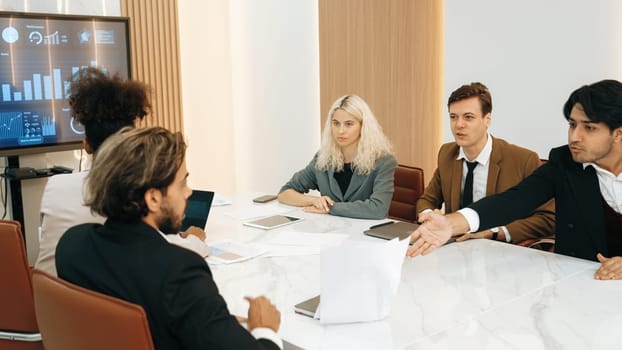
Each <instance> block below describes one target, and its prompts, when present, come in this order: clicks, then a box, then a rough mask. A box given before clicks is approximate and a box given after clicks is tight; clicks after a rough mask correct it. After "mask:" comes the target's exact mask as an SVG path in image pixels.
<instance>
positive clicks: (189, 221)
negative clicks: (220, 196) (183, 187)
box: [181, 190, 214, 231]
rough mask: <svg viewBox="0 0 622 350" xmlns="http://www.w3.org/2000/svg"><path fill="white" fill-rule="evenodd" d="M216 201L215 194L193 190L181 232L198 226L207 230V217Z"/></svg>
mask: <svg viewBox="0 0 622 350" xmlns="http://www.w3.org/2000/svg"><path fill="white" fill-rule="evenodd" d="M212 200H214V192H212V191H201V190H193V191H192V194H191V195H190V197H189V198H188V207H186V217H185V218H184V221H183V222H182V224H181V230H182V231H186V230H187V229H188V227H190V226H196V227H198V228H200V229H202V230H203V229H205V223H207V216H208V215H209V211H210V208H211V207H212Z"/></svg>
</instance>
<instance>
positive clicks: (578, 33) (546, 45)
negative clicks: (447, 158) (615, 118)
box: [443, 0, 622, 158]
mask: <svg viewBox="0 0 622 350" xmlns="http://www.w3.org/2000/svg"><path fill="white" fill-rule="evenodd" d="M445 1H446V4H445V55H446V57H445V92H446V97H448V96H449V94H450V93H451V91H453V90H454V89H456V88H457V87H458V86H460V85H462V84H464V83H468V82H471V81H480V82H482V83H484V84H486V85H487V86H488V87H489V88H490V90H491V93H492V98H493V119H492V126H491V129H490V131H491V133H492V134H493V135H495V136H498V137H501V138H504V139H506V140H508V141H510V142H512V143H516V144H519V145H522V146H525V147H528V148H531V149H533V150H534V151H536V152H538V153H539V154H540V156H541V157H543V158H547V157H548V152H549V150H550V148H552V147H556V146H559V145H563V144H565V143H566V131H567V123H566V120H565V119H564V118H563V114H562V106H563V104H564V102H566V99H567V98H568V96H569V95H570V93H571V92H572V91H573V90H575V89H576V88H578V87H580V86H582V85H585V84H590V83H593V82H595V81H599V80H602V79H618V80H621V79H622V45H621V43H622V21H621V18H622V1H618V0H599V1H593V0H551V1H540V0H523V1H498V0H471V1H463V0H445ZM446 100H447V99H446V98H445V101H446ZM444 110H446V108H445V109H444ZM443 118H444V119H445V120H447V117H446V116H443ZM445 125H446V127H445V140H446V141H450V140H453V137H452V134H451V131H450V129H449V126H448V123H447V122H446V123H445Z"/></svg>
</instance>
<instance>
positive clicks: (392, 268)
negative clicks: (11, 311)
mask: <svg viewBox="0 0 622 350" xmlns="http://www.w3.org/2000/svg"><path fill="white" fill-rule="evenodd" d="M407 248H408V240H407V239H405V240H403V241H399V240H398V239H397V238H396V239H393V240H390V241H387V242H365V241H347V242H346V243H345V244H342V245H340V246H337V247H331V248H327V249H324V250H322V255H321V260H320V281H321V294H320V295H321V299H320V306H319V307H318V312H319V316H320V323H322V324H330V323H350V322H368V321H378V320H382V319H384V318H385V317H386V316H387V315H388V314H389V311H390V305H391V299H392V298H393V296H394V295H395V293H396V292H397V289H398V287H399V283H400V279H401V274H402V263H403V261H404V257H405V254H406V249H407Z"/></svg>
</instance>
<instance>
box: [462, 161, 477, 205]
mask: <svg viewBox="0 0 622 350" xmlns="http://www.w3.org/2000/svg"><path fill="white" fill-rule="evenodd" d="M465 162H466V165H467V169H468V171H467V176H466V179H465V180H464V191H462V201H461V203H460V208H464V207H466V206H467V205H469V204H471V203H473V169H475V167H476V166H477V162H467V161H466V160H465Z"/></svg>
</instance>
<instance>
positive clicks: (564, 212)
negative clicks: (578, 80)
mask: <svg viewBox="0 0 622 350" xmlns="http://www.w3.org/2000/svg"><path fill="white" fill-rule="evenodd" d="M564 117H565V118H566V120H568V145H566V146H562V147H558V148H554V149H552V150H551V152H550V154H549V161H548V162H547V163H546V164H544V165H542V166H541V167H540V168H538V169H536V170H535V171H534V173H533V174H532V175H530V176H528V177H527V178H526V179H524V180H523V181H521V182H520V183H519V184H518V185H517V186H515V187H513V188H511V189H509V190H508V191H505V192H503V193H499V194H497V195H493V196H490V197H486V198H484V199H482V200H480V201H478V202H476V203H474V204H473V205H471V206H469V207H468V208H465V209H462V210H459V211H458V212H457V213H453V214H449V215H447V216H441V215H438V214H432V215H430V216H429V217H428V220H427V222H426V223H425V224H424V225H422V226H421V227H420V228H419V229H418V230H417V231H415V232H414V233H413V234H412V239H416V240H417V241H416V242H415V243H414V244H413V246H412V247H411V248H410V249H409V251H408V252H407V254H408V255H409V256H417V255H419V254H428V253H429V252H431V251H432V250H433V249H434V248H436V247H438V246H439V245H441V244H443V243H444V242H446V241H447V240H448V239H449V238H450V237H451V235H452V234H456V233H458V232H464V231H467V230H470V231H476V230H478V229H482V228H483V229H485V228H487V227H493V226H495V225H499V224H500V223H503V222H507V221H511V220H514V219H517V218H520V217H524V216H526V215H528V213H529V212H530V211H531V210H533V208H535V207H537V206H538V205H541V204H542V203H544V202H546V201H547V200H549V199H551V198H555V203H556V213H555V214H556V240H555V251H556V252H557V253H560V254H565V255H570V256H575V257H578V258H583V259H589V260H595V261H599V262H600V263H601V266H600V268H599V269H598V270H597V271H596V273H595V275H594V277H595V278H596V279H622V195H620V194H622V181H621V180H620V179H621V178H622V175H621V174H622V83H620V82H619V81H616V80H603V81H600V82H597V83H594V84H592V85H586V86H583V87H581V88H579V89H577V90H575V91H574V92H573V93H572V94H571V95H570V97H569V98H568V101H566V103H565V105H564Z"/></svg>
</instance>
